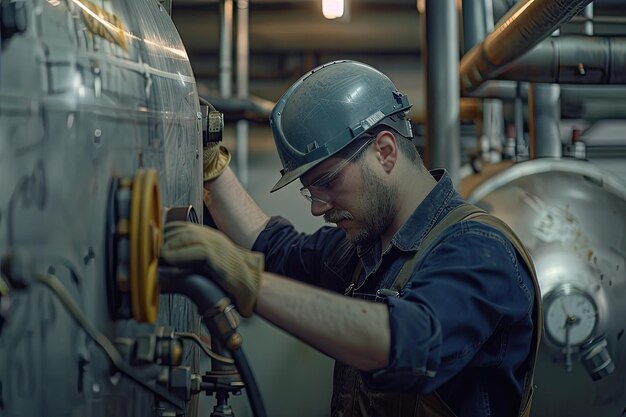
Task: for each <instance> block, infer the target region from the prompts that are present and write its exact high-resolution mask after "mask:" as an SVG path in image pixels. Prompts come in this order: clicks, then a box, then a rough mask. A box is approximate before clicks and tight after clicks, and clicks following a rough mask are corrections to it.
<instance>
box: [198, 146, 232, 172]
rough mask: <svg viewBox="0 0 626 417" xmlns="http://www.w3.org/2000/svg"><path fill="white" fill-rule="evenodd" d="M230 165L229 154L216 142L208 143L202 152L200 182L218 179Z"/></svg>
mask: <svg viewBox="0 0 626 417" xmlns="http://www.w3.org/2000/svg"><path fill="white" fill-rule="evenodd" d="M229 163H230V152H229V151H228V149H226V148H225V147H223V146H220V145H219V143H218V142H209V144H208V145H207V147H206V148H204V149H203V151H202V180H203V181H210V180H214V179H215V178H217V177H219V176H220V175H221V174H222V172H224V170H226V167H227V166H228V164H229Z"/></svg>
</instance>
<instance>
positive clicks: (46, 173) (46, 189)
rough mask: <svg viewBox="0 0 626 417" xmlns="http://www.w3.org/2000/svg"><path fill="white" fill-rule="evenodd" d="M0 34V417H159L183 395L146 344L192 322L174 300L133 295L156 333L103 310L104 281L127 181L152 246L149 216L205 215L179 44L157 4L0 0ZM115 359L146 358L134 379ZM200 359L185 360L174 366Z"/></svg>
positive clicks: (196, 135) (198, 138)
mask: <svg viewBox="0 0 626 417" xmlns="http://www.w3.org/2000/svg"><path fill="white" fill-rule="evenodd" d="M0 22H1V25H2V27H1V29H2V30H1V35H2V36H1V42H0V258H1V259H2V261H3V270H2V271H3V273H2V276H0V278H1V279H0V416H3V417H14V416H46V417H54V416H70V415H72V416H137V417H141V416H162V415H163V416H164V415H168V414H167V413H172V412H174V411H172V409H171V408H170V407H169V405H168V402H167V401H164V397H161V396H159V395H157V394H158V393H159V392H160V393H165V394H171V393H172V392H173V391H175V389H177V388H178V389H183V391H184V389H185V388H187V387H185V386H184V383H186V380H184V383H183V386H182V387H177V386H176V382H175V381H174V379H173V376H172V374H170V375H169V382H168V380H167V377H168V376H167V375H165V376H164V366H158V364H157V365H154V364H149V363H148V362H150V361H151V360H152V362H159V361H164V359H159V358H155V357H149V356H150V355H149V353H150V352H154V343H153V342H154V340H155V339H153V338H152V339H151V338H150V337H152V336H154V333H155V329H156V327H155V326H160V325H169V326H172V327H173V328H175V329H176V330H178V331H182V330H196V331H197V330H198V326H199V319H198V318H197V315H196V313H195V309H194V308H192V306H191V305H190V303H189V302H188V301H187V300H186V299H183V298H182V297H179V296H172V295H161V296H159V295H158V294H156V293H154V294H153V293H150V294H144V295H146V297H148V300H147V304H148V307H149V310H150V309H151V310H150V311H149V312H148V313H146V314H148V316H150V315H153V314H155V313H156V309H157V307H159V308H158V320H157V321H156V324H150V323H146V324H140V323H138V322H137V321H136V320H134V319H133V318H132V316H133V314H131V313H130V312H129V306H128V305H124V302H123V301H121V302H120V300H115V299H113V300H111V297H112V295H111V292H112V291H111V289H110V288H109V287H110V285H111V283H110V282H109V281H110V277H111V276H112V275H115V274H117V275H115V276H117V278H118V279H119V280H120V281H119V282H118V284H119V285H120V286H123V284H124V283H123V280H122V276H123V275H124V273H125V272H124V271H123V270H120V269H119V266H120V264H123V262H113V260H112V258H111V247H112V245H113V244H112V243H111V239H114V240H115V239H118V238H119V236H117V235H116V233H117V234H119V233H122V232H120V230H122V229H123V227H122V225H121V223H120V226H119V227H118V229H115V225H111V219H115V218H116V217H115V216H116V215H119V213H118V214H115V213H117V212H118V211H120V210H121V211H124V210H125V208H124V207H126V209H128V204H129V195H130V193H131V192H130V187H131V186H134V184H138V183H139V181H140V180H139V178H141V181H143V182H142V184H143V186H142V187H143V189H145V190H146V191H147V192H149V195H148V197H147V200H150V204H153V205H154V210H152V211H151V213H152V214H153V215H154V216H153V217H152V218H151V221H152V222H153V223H154V224H152V225H150V227H152V228H153V229H154V230H157V229H158V228H156V226H155V225H156V224H160V219H159V216H160V214H161V213H160V210H157V208H156V207H157V206H159V205H162V206H163V207H178V206H180V207H186V208H187V213H190V214H192V213H193V210H191V208H195V210H196V211H198V212H200V213H201V212H202V210H201V208H202V206H201V204H202V203H201V190H202V184H201V163H200V162H201V161H200V155H201V154H200V150H201V146H202V120H201V119H200V117H201V115H200V113H199V112H200V110H201V107H200V105H199V99H198V95H197V91H196V84H195V80H194V77H193V73H192V70H191V66H190V64H189V60H188V58H187V54H186V52H185V49H184V47H183V44H182V42H181V40H180V38H179V36H178V33H177V31H176V29H175V27H174V25H173V23H172V21H171V19H170V16H169V15H168V13H167V11H166V10H165V9H163V7H162V6H160V5H159V3H158V2H157V1H156V0H128V1H122V0H47V1H44V0H21V1H20V0H17V1H6V0H2V1H1V2H0ZM150 169H151V170H152V171H149V170H150ZM140 172H151V173H152V174H151V175H147V176H145V175H144V176H140V175H139V173H140ZM155 173H156V174H158V179H157V175H154V174H155ZM148 183H150V184H152V186H151V188H150V187H147V186H146V184H148ZM137 187H139V188H141V187H140V186H139V185H138V186H137ZM151 207H152V206H146V207H144V209H146V210H150V209H151ZM118 220H119V219H118ZM122 223H123V222H122ZM111 227H113V231H111ZM129 233H130V232H129ZM112 235H116V236H117V237H114V238H113V237H112ZM152 238H154V236H152ZM156 241H157V239H155V242H156ZM120 242H121V243H120ZM115 244H119V245H121V246H123V245H124V244H125V243H124V242H123V239H121V238H120V240H119V241H118V240H115ZM126 244H127V243H126ZM121 246H120V247H121ZM149 249H150V248H149ZM152 249H153V248H152ZM18 255H19V256H18ZM16 259H18V261H16ZM117 261H119V260H117ZM147 266H148V269H150V268H152V267H153V266H154V265H153V264H151V265H147ZM116 268H117V269H116ZM152 272H154V270H152ZM36 277H39V278H41V279H44V278H46V277H47V278H46V279H48V278H50V277H53V278H54V279H55V280H56V281H55V282H57V284H60V288H59V286H57V287H56V289H55V290H54V291H53V290H52V289H51V288H48V286H46V285H43V282H44V281H41V282H39V281H37V280H36V279H35V278H36ZM108 280H109V281H108ZM45 282H49V281H45ZM124 285H125V284H124ZM59 294H61V295H59ZM63 294H64V295H63ZM150 297H154V298H150ZM113 298H114V297H113ZM72 303H73V304H74V307H75V308H76V309H78V311H79V313H76V311H74V312H72V311H73V310H72ZM116 303H117V304H116ZM151 303H152V304H155V305H151ZM144 313H145V312H144ZM81 315H82V319H83V320H84V322H81V324H80V325H79V324H78V322H79V321H80V319H81ZM114 318H117V320H116V319H114ZM145 321H148V322H149V321H151V320H145ZM90 326H91V327H90ZM88 329H91V330H92V332H91V333H90V332H89V331H88ZM93 331H97V332H100V336H101V337H100V338H97V337H94V333H93ZM161 331H162V332H164V334H166V333H167V330H166V331H164V330H163V329H161ZM140 336H142V337H144V339H143V341H144V342H145V343H144V344H139V345H138V344H137V341H138V340H139V337H140ZM166 336H167V335H166ZM166 336H163V337H164V338H166V339H167V337H166ZM103 339H105V340H103ZM107 340H108V342H107ZM157 340H162V339H157ZM107 343H109V344H107ZM142 343H143V342H142ZM125 344H126V345H127V346H129V347H133V348H134V349H137V348H139V350H140V354H139V355H141V354H143V353H146V352H147V353H146V355H144V357H143V359H144V361H139V362H140V366H137V367H136V368H135V369H132V370H131V371H132V372H131V371H128V369H126V371H128V372H123V371H122V370H121V368H116V367H115V366H112V365H111V358H112V357H113V356H114V355H113V353H114V352H112V350H111V346H113V347H116V348H117V350H116V352H118V353H119V352H123V346H124V345H125ZM142 346H143V347H145V349H146V351H145V352H144V351H142V350H141V348H142ZM159 346H160V345H159ZM168 346H169V345H168ZM172 346H173V345H172ZM107 349H108V350H107ZM150 349H152V350H150ZM105 352H106V353H105ZM196 353H197V350H196V349H192V348H190V347H189V346H188V345H187V344H185V345H184V358H183V360H182V362H183V364H187V365H193V363H194V361H195V355H196ZM137 355H138V354H135V359H137ZM118 359H119V358H118ZM163 363H164V362H162V363H161V365H162V364H163ZM169 371H172V369H169ZM183 371H184V369H183ZM132 377H134V378H136V380H133V378H132ZM141 381H143V382H144V384H143V385H142V383H141ZM158 381H161V382H162V383H163V384H161V385H159V384H158V383H157V382H158ZM164 381H165V382H164ZM168 384H169V385H168ZM163 386H164V387H165V388H162V387H163ZM160 387H161V388H160ZM190 404H191V405H188V406H187V410H186V413H185V414H186V415H192V414H195V413H194V410H193V403H190ZM170 405H171V404H170ZM171 415H174V414H171ZM176 415H180V412H179V414H176Z"/></svg>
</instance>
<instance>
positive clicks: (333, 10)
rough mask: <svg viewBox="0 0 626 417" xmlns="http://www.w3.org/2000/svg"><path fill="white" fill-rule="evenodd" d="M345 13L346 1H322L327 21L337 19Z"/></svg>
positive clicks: (323, 12)
mask: <svg viewBox="0 0 626 417" xmlns="http://www.w3.org/2000/svg"><path fill="white" fill-rule="evenodd" d="M343 13H344V0H322V14H323V15H324V17H325V18H326V19H337V18H338V17H341V16H343Z"/></svg>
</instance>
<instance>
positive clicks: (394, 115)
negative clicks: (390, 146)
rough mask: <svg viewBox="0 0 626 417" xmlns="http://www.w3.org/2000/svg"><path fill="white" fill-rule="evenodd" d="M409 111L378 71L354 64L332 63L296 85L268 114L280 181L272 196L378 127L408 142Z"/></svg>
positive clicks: (410, 135)
mask: <svg viewBox="0 0 626 417" xmlns="http://www.w3.org/2000/svg"><path fill="white" fill-rule="evenodd" d="M410 107H411V104H410V103H409V100H408V98H407V97H406V96H405V95H403V94H402V93H400V92H399V91H398V90H397V89H396V87H395V86H394V84H393V83H392V82H391V80H390V79H389V78H388V77H387V76H386V75H385V74H383V73H382V72H380V71H378V70H377V69H375V68H372V67H371V66H369V65H366V64H363V63H360V62H356V61H346V60H344V61H333V62H330V63H328V64H325V65H322V66H319V67H317V68H315V69H314V70H312V71H310V72H309V73H307V74H305V75H304V76H302V77H301V78H300V79H299V80H298V81H296V82H295V83H294V84H293V85H292V86H291V87H290V88H289V89H288V90H287V92H285V94H284V95H283V96H282V97H281V98H280V100H279V101H278V103H276V106H275V107H274V109H273V110H272V115H271V117H270V124H271V126H272V132H273V134H274V140H275V141H276V148H277V149H278V155H279V156H280V160H281V162H282V165H283V169H282V170H281V174H282V177H281V178H280V180H278V182H277V183H276V184H275V185H274V187H273V188H272V190H271V191H272V192H273V191H276V190H278V189H280V188H282V187H284V186H285V185H287V184H289V183H291V182H292V181H294V180H295V179H297V178H299V177H300V176H301V175H304V174H305V173H306V172H307V171H309V170H310V169H311V168H313V167H314V166H315V165H317V164H319V163H320V162H322V161H324V160H325V159H326V158H328V157H330V156H332V155H334V154H335V153H337V152H339V151H340V150H341V149H343V148H344V147H346V146H347V145H348V144H349V143H350V142H352V141H353V140H355V139H357V138H359V137H360V136H361V135H363V134H364V133H365V132H367V131H368V130H370V129H371V128H372V127H374V126H377V125H381V124H382V125H387V126H389V127H392V128H393V129H394V130H396V131H397V132H398V133H400V134H401V135H403V136H405V137H407V138H412V137H413V132H412V130H411V122H410V121H408V120H405V119H404V115H405V113H406V111H407V110H408V109H409V108H410Z"/></svg>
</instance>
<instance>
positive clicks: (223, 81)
mask: <svg viewBox="0 0 626 417" xmlns="http://www.w3.org/2000/svg"><path fill="white" fill-rule="evenodd" d="M232 49H233V0H223V1H222V3H221V4H220V96H221V97H222V98H230V97H231V96H232V94H233V75H232V70H233V54H232Z"/></svg>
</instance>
